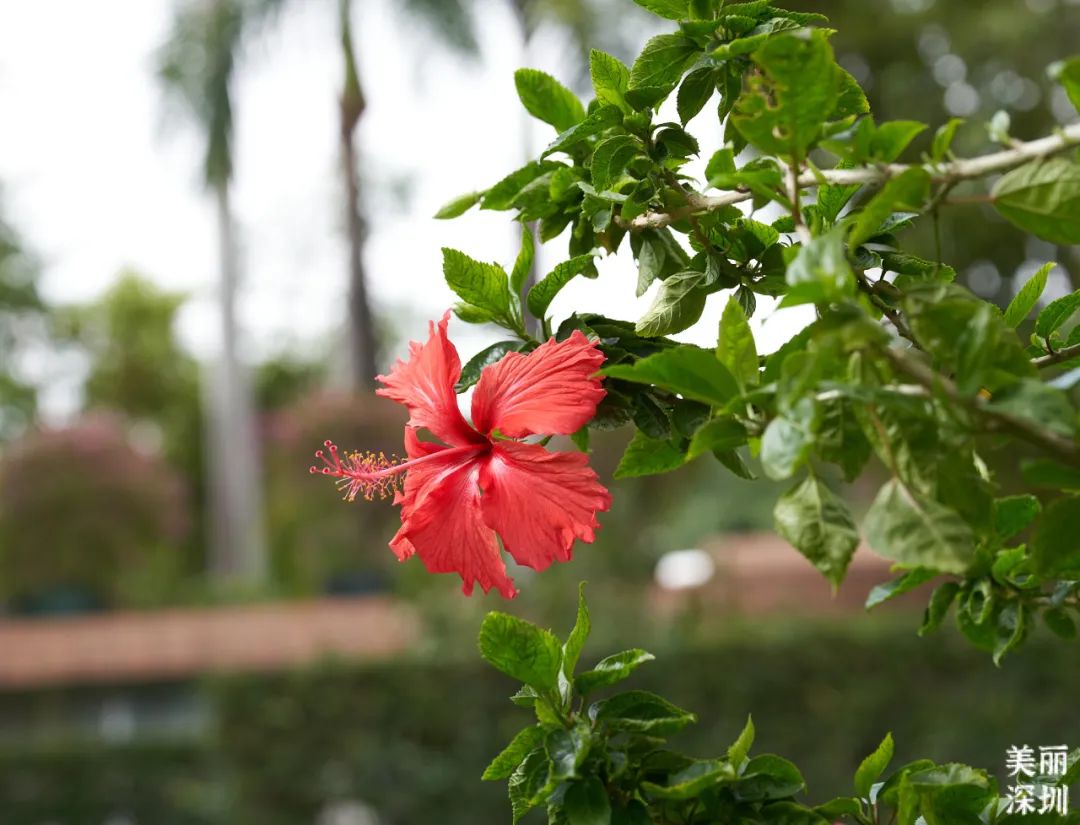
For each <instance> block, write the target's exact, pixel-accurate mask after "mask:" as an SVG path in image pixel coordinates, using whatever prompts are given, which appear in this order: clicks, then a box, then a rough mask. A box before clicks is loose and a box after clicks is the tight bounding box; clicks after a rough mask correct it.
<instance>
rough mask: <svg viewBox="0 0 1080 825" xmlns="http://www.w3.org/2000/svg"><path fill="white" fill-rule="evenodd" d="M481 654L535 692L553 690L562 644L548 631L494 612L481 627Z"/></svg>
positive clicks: (497, 667)
mask: <svg viewBox="0 0 1080 825" xmlns="http://www.w3.org/2000/svg"><path fill="white" fill-rule="evenodd" d="M480 655H481V656H483V657H484V659H485V660H487V662H488V663H489V664H491V665H492V666H494V667H495V668H496V669H497V670H500V671H502V672H503V673H505V674H506V675H507V676H509V677H511V678H513V679H517V680H519V681H522V682H524V683H525V684H527V685H529V686H530V687H532V688H535V689H536V690H537V691H540V692H544V691H549V690H554V689H555V687H556V686H557V684H558V680H559V667H560V666H561V665H562V645H561V644H559V640H558V639H556V638H555V636H554V635H552V633H551V632H549V631H547V630H542V629H541V628H539V627H537V626H536V625H534V624H531V623H529V622H526V621H524V620H522V619H519V618H517V617H516V616H511V615H509V614H507V613H499V612H497V611H493V612H491V613H488V614H487V616H485V617H484V621H483V623H482V624H481V625H480Z"/></svg>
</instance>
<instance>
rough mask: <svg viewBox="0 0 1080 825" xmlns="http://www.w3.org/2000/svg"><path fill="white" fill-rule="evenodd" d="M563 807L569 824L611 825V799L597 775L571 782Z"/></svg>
mask: <svg viewBox="0 0 1080 825" xmlns="http://www.w3.org/2000/svg"><path fill="white" fill-rule="evenodd" d="M562 809H563V815H564V816H565V817H566V821H567V823H568V825H611V800H610V799H608V795H607V790H605V788H604V783H603V782H601V781H600V780H599V779H598V778H597V777H595V776H590V777H588V778H587V779H583V780H581V781H579V782H574V783H573V784H571V785H570V787H569V788H567V790H566V797H565V798H564V799H563V806H562Z"/></svg>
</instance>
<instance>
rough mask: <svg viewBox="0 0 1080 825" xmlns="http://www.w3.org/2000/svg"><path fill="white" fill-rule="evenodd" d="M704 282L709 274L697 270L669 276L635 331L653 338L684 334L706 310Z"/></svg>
mask: <svg viewBox="0 0 1080 825" xmlns="http://www.w3.org/2000/svg"><path fill="white" fill-rule="evenodd" d="M704 279H705V273H703V272H697V271H695V270H688V271H686V272H676V273H675V274H674V275H671V276H669V277H668V278H667V279H666V280H664V281H663V282H662V283H661V285H660V291H659V292H657V293H656V298H655V300H654V301H653V303H652V306H650V307H649V309H648V311H647V312H646V313H645V314H644V315H642V316H641V318H640V319H639V320H638V322H637V325H636V326H635V327H634V330H635V332H637V334H638V335H642V336H645V337H649V338H653V337H656V336H660V335H672V334H674V333H676V332H682V331H683V330H685V329H689V328H690V327H692V326H693V325H694V324H696V323H697V322H698V319H699V318H701V313H702V312H703V311H704V309H705V298H706V292H705V290H704V289H703V288H702V287H703V283H702V282H703V281H704Z"/></svg>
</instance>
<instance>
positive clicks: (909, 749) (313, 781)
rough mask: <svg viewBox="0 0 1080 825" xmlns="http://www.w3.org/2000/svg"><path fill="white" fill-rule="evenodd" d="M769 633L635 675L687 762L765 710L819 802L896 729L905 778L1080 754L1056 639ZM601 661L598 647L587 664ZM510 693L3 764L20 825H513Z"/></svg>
mask: <svg viewBox="0 0 1080 825" xmlns="http://www.w3.org/2000/svg"><path fill="white" fill-rule="evenodd" d="M473 629H474V630H475V627H474V628H473ZM763 630H766V631H767V630H768V628H767V627H766V628H762V627H757V628H754V629H744V630H743V631H741V633H740V634H734V633H732V634H730V635H729V636H728V638H727V639H726V641H723V642H721V643H719V644H716V643H714V644H711V645H710V646H708V647H702V648H690V649H686V648H683V649H681V650H678V649H676V650H668V651H666V652H664V651H661V652H659V653H658V658H659V660H660V661H659V663H657V664H650V665H645V666H643V667H642V668H640V669H639V670H638V671H637V672H636V673H635V675H634V677H633V683H632V684H633V686H634V687H640V688H644V689H653V690H655V689H657V688H661V687H662V689H663V691H664V692H665V695H666V696H668V697H669V698H670V699H671V700H672V701H673V702H675V703H676V704H678V705H680V706H682V707H688V708H692V709H694V710H695V711H697V713H698V717H699V723H698V724H697V725H696V726H694V727H693V728H691V729H688V730H687V731H685V732H684V733H683V734H680V735H679V736H678V737H676V738H675V739H674V742H673V744H674V746H675V747H676V748H677V749H678V750H681V751H684V752H686V753H689V754H692V755H704V754H708V753H712V752H714V751H715V750H716V749H717V748H718V747H719V746H722V745H726V744H727V743H728V742H730V741H731V740H733V739H734V738H735V736H736V735H737V734H738V733H739V730H740V728H741V727H742V725H743V723H744V722H745V720H746V714H747V713H748V712H751V713H753V715H754V718H755V719H757V720H758V722H757V727H758V731H757V734H758V735H757V740H758V749H759V750H762V751H771V752H777V753H781V754H784V755H785V756H787V757H790V758H792V759H794V760H796V761H797V762H798V764H799V765H800V766H801V767H802V768H803V771H804V774H805V777H806V780H807V784H808V786H809V794H808V798H810V799H812V800H820V801H823V800H825V799H827V798H829V797H830V796H831V795H833V794H837V793H845V792H850V788H849V783H850V777H851V773H852V771H853V770H854V769H855V767H856V766H857V765H858V764H859V761H860V760H861V759H862V758H863V757H864V756H865V755H866V754H867V753H869V752H870V751H872V750H873V749H874V747H875V746H876V745H877V744H878V742H879V741H880V739H881V735H882V729H881V722H880V719H881V718H882V716H884V715H888V717H889V718H890V723H891V725H892V730H893V735H894V738H895V740H896V743H897V753H896V764H902V763H904V762H906V761H908V760H910V759H912V758H915V757H916V756H925V757H929V758H932V759H935V760H937V761H950V760H954V759H955V760H962V761H967V762H970V763H974V764H979V765H986V766H987V767H989V768H990V769H991V770H992V771H994V772H996V773H998V775H999V777H1000V778H1004V775H1003V768H1004V763H1005V749H1006V748H1007V747H1008V746H1009V745H1014V744H1021V743H1025V742H1027V743H1030V744H1033V745H1035V744H1047V743H1057V742H1073V743H1075V742H1076V741H1077V740H1080V721H1078V720H1076V719H1075V718H1074V714H1073V707H1072V701H1071V700H1070V699H1069V698H1068V697H1070V696H1073V695H1076V693H1077V692H1078V691H1080V671H1077V669H1076V668H1075V667H1072V666H1071V662H1072V661H1073V659H1074V658H1075V651H1074V650H1073V649H1072V648H1071V647H1069V646H1065V645H1063V644H1062V643H1061V642H1060V641H1058V640H1048V639H1043V638H1037V639H1035V640H1033V642H1032V643H1031V645H1030V646H1029V647H1028V648H1027V649H1025V650H1023V651H1021V652H1020V653H1019V654H1017V655H1016V657H1015V658H1014V659H1011V660H1010V661H1009V662H1008V664H1007V666H1006V667H1005V668H1004V669H1002V670H996V669H994V668H993V666H992V665H991V664H990V662H989V661H988V660H987V659H986V657H984V656H982V655H981V654H979V653H978V651H975V650H972V649H970V647H968V646H967V645H966V644H965V643H964V642H963V640H961V639H960V638H958V637H957V636H955V635H953V634H948V635H942V636H938V637H934V638H929V639H921V640H920V639H918V638H916V637H915V636H914V635H913V634H911V633H909V632H907V631H904V632H897V631H895V630H891V629H883V628H878V629H877V630H876V631H874V632H872V629H871V628H870V627H869V626H865V625H864V626H863V627H862V628H861V630H860V632H858V633H852V631H851V630H850V629H847V628H842V627H840V626H834V625H829V626H822V625H819V624H816V623H806V622H801V623H799V625H798V626H797V627H794V628H793V627H791V626H785V628H777V629H775V631H776V632H775V633H771V634H766V633H763V632H762V631H763ZM624 641H625V639H624ZM600 652H602V648H600V647H599V646H591V645H590V647H589V648H588V649H587V650H586V652H585V655H584V656H583V659H582V662H583V664H584V665H591V664H592V663H593V662H594V661H595V657H596V655H597V654H599V653H600ZM853 663H857V665H854V664H853ZM735 674H738V678H735ZM990 682H992V683H993V686H994V689H993V690H992V691H991V690H987V689H986V686H987V684H988V683H990ZM508 693H509V688H508V683H507V680H506V678H505V677H503V676H501V675H499V674H497V673H495V672H494V671H492V670H491V669H490V668H487V667H484V666H483V665H481V664H480V663H472V662H470V663H469V664H467V665H457V664H451V663H443V664H431V663H421V662H401V663H397V664H386V665H381V666H375V667H372V666H369V667H358V666H353V665H346V664H343V663H337V664H334V663H326V664H324V665H321V666H318V667H314V668H311V669H307V670H303V671H300V672H295V673H290V674H277V675H250V676H241V677H230V678H223V679H218V680H215V681H213V682H211V683H210V684H209V685H208V697H209V700H210V704H211V713H212V716H213V717H214V718H216V719H217V720H218V726H217V728H216V731H215V733H214V735H213V736H212V737H210V738H209V739H208V740H205V741H204V740H199V741H190V742H189V743H188V744H187V746H186V747H185V746H181V745H179V744H178V745H176V746H175V747H173V748H166V747H164V746H153V747H151V746H150V745H125V746H117V747H108V746H101V747H98V748H92V747H89V746H87V745H85V744H83V745H74V744H72V745H68V746H63V745H62V744H61V743H57V744H55V745H54V746H51V747H41V748H40V749H32V750H31V749H25V748H23V749H19V750H17V751H5V752H0V809H2V810H3V811H4V814H5V818H4V822H5V825H38V823H40V822H43V821H52V822H55V823H57V825H84V823H88V822H100V821H103V819H104V817H103V816H101V814H100V812H102V811H107V812H109V813H112V814H114V815H127V816H130V817H132V818H134V819H135V820H136V821H138V822H140V823H143V822H148V823H154V824H155V825H157V823H166V825H172V823H174V822H175V823H183V824H184V825H187V823H192V824H193V825H194V823H199V824H200V825H202V824H203V823H206V825H211V823H212V825H225V824H226V823H228V825H247V823H258V825H310V823H312V822H313V821H315V818H316V816H317V814H318V813H319V811H320V810H321V809H322V807H323V805H324V804H326V803H327V802H328V801H340V800H346V799H357V800H360V801H362V802H364V803H366V804H368V805H371V806H372V807H374V808H375V810H377V811H378V812H379V815H380V816H381V817H382V821H383V822H384V823H386V825H426V823H432V822H438V823H445V825H458V823H461V825H473V823H478V822H480V823H494V822H507V821H509V818H510V803H509V801H508V800H507V799H506V791H505V788H504V787H502V785H501V783H495V782H480V781H479V776H480V773H481V772H482V771H483V769H484V766H485V765H486V764H487V763H488V762H489V761H490V759H491V758H492V757H493V756H494V755H495V754H496V753H498V752H499V751H500V750H501V749H502V747H503V746H504V745H505V744H506V742H507V741H508V740H509V739H510V737H511V736H512V735H513V733H514V732H515V731H516V730H517V729H518V727H519V726H520V723H521V721H522V714H523V713H524V711H522V710H521V709H520V708H515V707H514V706H513V705H512V704H511V703H510V702H508V701H506V699H507V695H508ZM75 698H76V697H74V696H71V695H69V696H68V697H67V699H66V700H64V699H62V698H60V697H57V696H55V695H54V696H52V697H51V698H50V699H49V701H51V702H54V703H56V702H60V701H73V700H74V699H75ZM7 701H9V702H10V701H12V700H11V698H9V699H8V700H7ZM169 763H171V766H170V764H169ZM57 788H64V789H65V792H64V793H63V794H60V793H56V789H57ZM215 813H216V817H215ZM95 817H96V818H95ZM524 821H525V822H541V821H543V819H542V817H539V816H535V815H531V818H530V819H526V820H524Z"/></svg>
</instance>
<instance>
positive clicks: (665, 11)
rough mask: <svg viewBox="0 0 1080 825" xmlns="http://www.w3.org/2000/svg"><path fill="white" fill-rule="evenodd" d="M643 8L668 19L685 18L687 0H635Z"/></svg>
mask: <svg viewBox="0 0 1080 825" xmlns="http://www.w3.org/2000/svg"><path fill="white" fill-rule="evenodd" d="M634 2H635V3H637V4H638V5H639V6H641V7H642V8H643V9H646V10H648V11H651V12H652V13H653V14H655V15H658V16H660V17H664V18H666V19H668V20H685V19H686V18H687V17H688V16H689V15H688V14H687V11H686V0H634Z"/></svg>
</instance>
